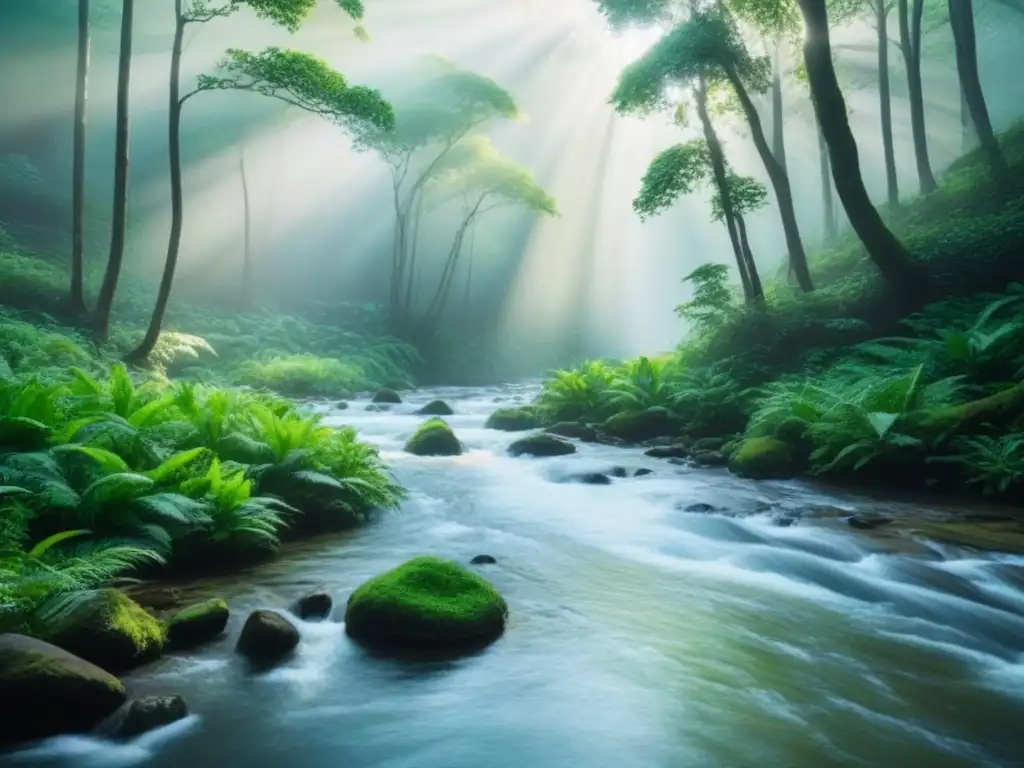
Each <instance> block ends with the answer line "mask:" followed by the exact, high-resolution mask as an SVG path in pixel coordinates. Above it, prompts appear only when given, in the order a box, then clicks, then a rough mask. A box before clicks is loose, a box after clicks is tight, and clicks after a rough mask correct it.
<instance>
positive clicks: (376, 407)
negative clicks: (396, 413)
mask: <svg viewBox="0 0 1024 768" xmlns="http://www.w3.org/2000/svg"><path fill="white" fill-rule="evenodd" d="M390 408H391V406H390V405H381V404H379V403H370V404H369V405H368V406H366V410H368V411H370V412H371V413H384V412H385V411H388V410H390Z"/></svg>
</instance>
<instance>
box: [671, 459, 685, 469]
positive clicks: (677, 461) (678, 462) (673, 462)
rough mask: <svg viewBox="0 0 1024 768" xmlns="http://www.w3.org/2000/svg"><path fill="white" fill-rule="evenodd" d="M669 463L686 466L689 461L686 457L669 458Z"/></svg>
mask: <svg viewBox="0 0 1024 768" xmlns="http://www.w3.org/2000/svg"><path fill="white" fill-rule="evenodd" d="M668 463H669V464H674V465H675V466H677V467H685V466H686V465H687V464H689V462H688V461H687V460H686V459H669V460H668Z"/></svg>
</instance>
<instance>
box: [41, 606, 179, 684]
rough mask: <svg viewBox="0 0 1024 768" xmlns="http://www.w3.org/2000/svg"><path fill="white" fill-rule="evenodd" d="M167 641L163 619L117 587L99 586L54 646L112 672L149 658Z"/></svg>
mask: <svg viewBox="0 0 1024 768" xmlns="http://www.w3.org/2000/svg"><path fill="white" fill-rule="evenodd" d="M166 641H167V629H166V627H165V626H164V624H163V622H161V621H160V620H159V619H157V618H156V617H155V616H153V615H151V614H149V613H147V612H146V609H145V608H143V607H142V606H141V605H139V604H138V603H136V602H135V601H134V600H132V599H131V598H130V597H128V596H127V595H125V594H123V593H122V592H119V591H118V590H116V589H101V590H100V591H99V592H98V593H97V595H96V598H95V599H94V600H92V601H90V603H89V604H88V607H87V608H85V609H84V610H83V611H81V612H80V613H79V614H78V615H77V616H76V617H75V620H74V621H73V622H72V623H71V624H70V625H69V626H68V627H66V628H64V629H62V630H61V631H60V632H58V633H57V635H56V636H55V637H54V638H53V642H54V644H55V645H59V646H60V647H61V648H64V649H65V650H67V651H70V652H71V653H73V654H75V655H76V656H81V657H82V658H83V659H85V660H86V661H91V662H92V663H93V664H97V665H98V666H100V667H102V668H103V669H106V670H109V671H111V672H121V671H124V670H126V669H131V668H132V667H136V666H138V665H139V664H144V663H146V662H147V661H152V660H153V659H155V658H157V657H158V656H159V655H160V654H161V653H162V652H163V649H164V644H165V643H166Z"/></svg>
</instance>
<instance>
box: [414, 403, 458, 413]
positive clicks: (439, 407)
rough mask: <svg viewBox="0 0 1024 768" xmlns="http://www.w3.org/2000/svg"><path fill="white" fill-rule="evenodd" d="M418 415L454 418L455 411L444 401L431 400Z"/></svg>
mask: <svg viewBox="0 0 1024 768" xmlns="http://www.w3.org/2000/svg"><path fill="white" fill-rule="evenodd" d="M416 413H417V414H419V415H420V416H452V415H454V414H455V411H453V410H452V407H451V406H450V405H448V403H446V402H445V401H444V400H431V401H430V402H429V403H427V404H426V405H424V406H423V407H422V408H420V409H419V410H418V411H416Z"/></svg>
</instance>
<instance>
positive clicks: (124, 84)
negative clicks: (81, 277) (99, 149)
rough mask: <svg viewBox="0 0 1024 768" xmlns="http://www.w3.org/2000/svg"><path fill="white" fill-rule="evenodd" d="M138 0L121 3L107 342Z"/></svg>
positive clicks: (118, 256) (124, 189)
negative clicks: (133, 36) (133, 34)
mask: <svg viewBox="0 0 1024 768" xmlns="http://www.w3.org/2000/svg"><path fill="white" fill-rule="evenodd" d="M134 17H135V0H123V3H122V5H121V52H120V60H119V61H118V67H117V116H116V117H115V131H114V205H113V220H112V222H111V226H110V254H109V256H108V257H107V269H106V272H105V273H104V275H103V285H102V286H101V287H100V294H99V297H98V298H97V300H96V315H95V318H94V328H95V331H96V335H97V337H98V338H99V339H100V340H101V341H106V339H107V335H108V334H109V333H110V312H111V309H112V308H113V306H114V294H115V293H116V292H117V281H118V278H120V276H121V264H122V262H123V261H124V243H125V230H126V227H127V222H128V166H129V157H130V152H131V147H130V139H131V124H130V118H131V116H130V114H129V99H130V96H131V76H132V26H133V24H134Z"/></svg>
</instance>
